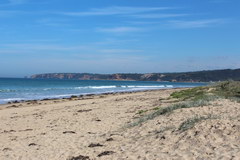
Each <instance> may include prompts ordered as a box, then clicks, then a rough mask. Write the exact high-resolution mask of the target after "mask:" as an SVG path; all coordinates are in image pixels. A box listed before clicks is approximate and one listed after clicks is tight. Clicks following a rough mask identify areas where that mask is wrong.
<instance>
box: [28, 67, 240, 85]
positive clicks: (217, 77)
mask: <svg viewBox="0 0 240 160" xmlns="http://www.w3.org/2000/svg"><path fill="white" fill-rule="evenodd" d="M30 78H33V79H75V80H133V81H170V82H210V81H225V80H240V69H224V70H210V71H197V72H181V73H148V74H137V73H127V74H126V73H119V74H91V73H47V74H36V75H32V76H31V77H30Z"/></svg>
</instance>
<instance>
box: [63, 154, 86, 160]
mask: <svg viewBox="0 0 240 160" xmlns="http://www.w3.org/2000/svg"><path fill="white" fill-rule="evenodd" d="M89 159H90V158H89V157H88V156H82V155H79V156H77V157H71V158H69V159H68V160H89Z"/></svg>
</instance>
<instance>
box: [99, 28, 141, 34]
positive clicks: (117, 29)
mask: <svg viewBox="0 0 240 160" xmlns="http://www.w3.org/2000/svg"><path fill="white" fill-rule="evenodd" d="M143 30H144V29H143V28H138V27H115V28H98V29H97V32H109V33H126V32H139V31H143Z"/></svg>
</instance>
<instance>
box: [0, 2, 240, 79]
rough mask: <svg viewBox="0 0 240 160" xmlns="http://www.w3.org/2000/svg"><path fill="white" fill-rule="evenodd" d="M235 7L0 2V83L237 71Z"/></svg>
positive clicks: (239, 36) (239, 46) (239, 27)
mask: <svg viewBox="0 0 240 160" xmlns="http://www.w3.org/2000/svg"><path fill="white" fill-rule="evenodd" d="M239 7H240V1H239V0H41V1H40V0H0V77H24V76H30V75H32V74H39V73H86V72H88V73H103V74H106V73H109V74H111V73H156V72H158V73H162V72H184V71H198V70H212V69H225V68H231V69H234V68H240V10H239Z"/></svg>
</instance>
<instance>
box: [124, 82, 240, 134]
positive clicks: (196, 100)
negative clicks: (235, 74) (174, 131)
mask: <svg viewBox="0 0 240 160" xmlns="http://www.w3.org/2000/svg"><path fill="white" fill-rule="evenodd" d="M219 98H228V99H231V100H234V101H237V102H240V81H225V82H220V83H216V84H214V85H209V86H204V87H195V88H190V89H186V90H181V91H176V92H173V93H172V94H171V95H170V97H169V98H168V99H179V100H180V102H179V103H175V104H171V105H169V106H167V107H164V108H162V107H155V108H154V109H153V112H151V113H149V114H147V115H143V116H142V117H140V118H139V119H138V120H137V121H135V122H133V123H131V124H130V125H128V127H134V126H137V125H140V124H142V123H144V122H146V121H148V120H151V119H154V118H155V117H158V116H160V115H166V114H170V113H172V112H173V111H174V110H178V109H183V108H193V107H201V106H207V105H209V102H211V101H214V100H216V99H219ZM139 113H145V111H141V112H139ZM204 119H205V117H195V118H192V119H189V120H188V121H187V122H185V123H184V124H182V126H181V128H183V129H180V130H184V128H188V127H190V126H192V125H193V124H195V123H197V122H199V121H201V120H204Z"/></svg>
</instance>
